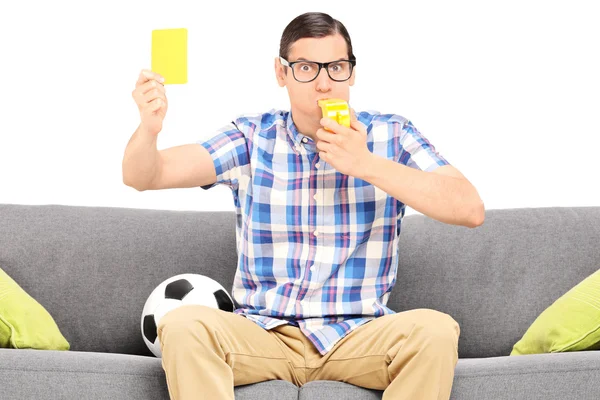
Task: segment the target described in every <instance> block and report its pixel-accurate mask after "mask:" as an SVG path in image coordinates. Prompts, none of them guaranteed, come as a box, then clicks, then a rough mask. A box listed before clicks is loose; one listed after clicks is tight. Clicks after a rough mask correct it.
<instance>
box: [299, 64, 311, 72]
mask: <svg viewBox="0 0 600 400" xmlns="http://www.w3.org/2000/svg"><path fill="white" fill-rule="evenodd" d="M298 67H299V69H300V71H302V72H310V70H312V65H311V64H308V63H302V64H300V65H299V66H298Z"/></svg>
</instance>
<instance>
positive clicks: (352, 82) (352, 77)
mask: <svg viewBox="0 0 600 400" xmlns="http://www.w3.org/2000/svg"><path fill="white" fill-rule="evenodd" d="M354 79H356V68H352V75H351V76H350V82H349V84H350V86H354Z"/></svg>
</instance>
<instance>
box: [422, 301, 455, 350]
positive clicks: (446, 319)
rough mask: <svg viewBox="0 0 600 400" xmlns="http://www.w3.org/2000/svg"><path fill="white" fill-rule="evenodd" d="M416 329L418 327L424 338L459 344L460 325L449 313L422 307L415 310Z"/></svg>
mask: <svg viewBox="0 0 600 400" xmlns="http://www.w3.org/2000/svg"><path fill="white" fill-rule="evenodd" d="M414 312H415V313H416V314H417V317H416V318H415V320H414V322H415V329H418V330H419V331H420V333H421V334H422V335H423V337H424V338H427V339H429V340H431V341H434V342H437V343H443V342H448V341H449V342H451V343H453V344H454V345H455V347H456V346H458V338H459V336H460V325H459V324H458V322H456V321H455V320H454V318H452V317H451V316H450V315H449V314H446V313H443V312H441V311H437V310H432V309H427V308H422V309H418V310H414Z"/></svg>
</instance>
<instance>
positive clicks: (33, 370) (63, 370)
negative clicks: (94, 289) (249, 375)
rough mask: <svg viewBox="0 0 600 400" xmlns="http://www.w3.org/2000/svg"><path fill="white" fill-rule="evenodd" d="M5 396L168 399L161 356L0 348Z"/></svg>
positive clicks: (266, 388) (276, 395) (265, 393)
mask: <svg viewBox="0 0 600 400" xmlns="http://www.w3.org/2000/svg"><path fill="white" fill-rule="evenodd" d="M0 387H1V388H2V390H1V392H0V393H1V396H0V397H2V398H3V399H21V400H30V399H31V400H33V399H36V400H38V399H89V400H97V399H102V400H104V399H106V400H109V399H110V400H120V399H122V400H137V399H139V400H142V399H143V400H154V399H156V400H158V399H161V400H169V391H168V388H167V383H166V378H165V374H164V370H163V369H162V365H161V359H159V358H156V357H146V356H136V355H128V354H114V353H95V352H79V351H58V350H31V349H29V350H17V349H0ZM235 398H236V400H237V399H242V400H250V399H261V400H275V399H281V400H292V399H294V400H295V399H297V398H298V388H297V387H296V386H295V385H293V384H292V383H290V382H285V381H267V382H261V383H256V384H253V385H246V386H238V387H236V388H235Z"/></svg>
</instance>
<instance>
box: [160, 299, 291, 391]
mask: <svg viewBox="0 0 600 400" xmlns="http://www.w3.org/2000/svg"><path fill="white" fill-rule="evenodd" d="M275 329H277V328H275ZM157 333H158V337H159V339H160V345H161V352H162V366H163V369H164V370H165V373H166V377H167V385H168V389H169V395H170V397H171V399H174V400H192V399H194V400H198V399H210V400H214V399H220V400H221V399H222V400H227V399H230V400H234V391H233V388H234V386H238V385H246V384H250V383H256V382H262V381H266V380H272V379H281V380H286V381H290V382H292V383H294V384H296V385H297V386H300V385H301V382H300V381H299V380H298V378H297V375H296V372H295V369H294V367H293V365H292V363H291V362H290V361H289V360H288V357H287V356H286V354H285V353H284V351H283V350H282V345H281V341H280V340H279V339H278V337H277V336H276V335H275V334H274V333H273V332H271V331H267V330H265V329H263V328H262V327H260V326H258V325H257V324H256V323H255V322H253V321H251V320H249V319H247V318H246V317H244V316H242V315H238V314H234V313H231V312H226V311H222V310H219V309H216V308H211V307H207V306H202V305H185V306H181V307H178V308H176V309H174V310H172V311H170V312H168V313H167V314H165V315H164V316H163V317H162V318H161V320H160V321H159V325H158V327H157Z"/></svg>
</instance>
